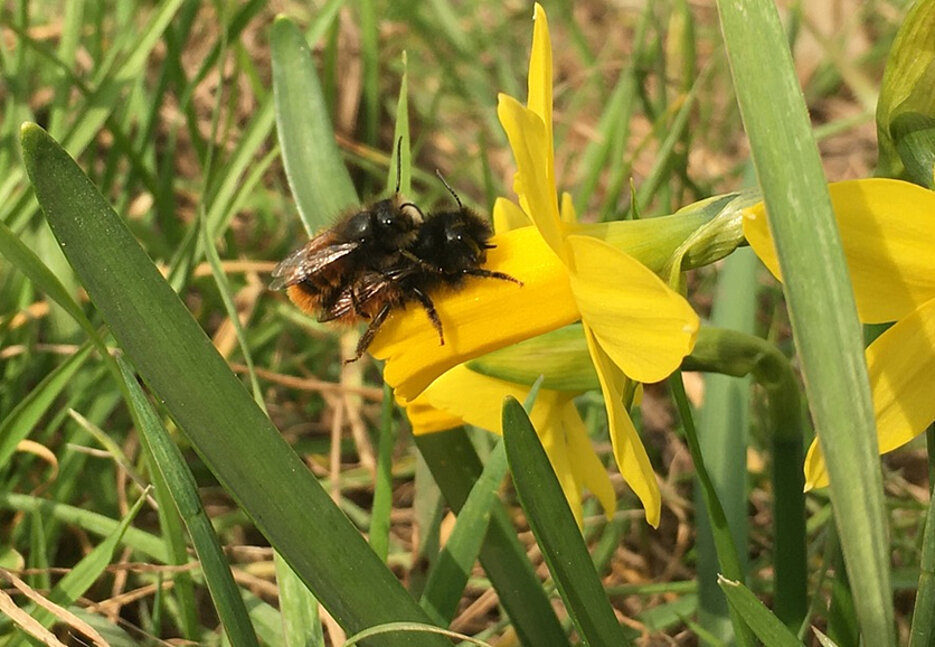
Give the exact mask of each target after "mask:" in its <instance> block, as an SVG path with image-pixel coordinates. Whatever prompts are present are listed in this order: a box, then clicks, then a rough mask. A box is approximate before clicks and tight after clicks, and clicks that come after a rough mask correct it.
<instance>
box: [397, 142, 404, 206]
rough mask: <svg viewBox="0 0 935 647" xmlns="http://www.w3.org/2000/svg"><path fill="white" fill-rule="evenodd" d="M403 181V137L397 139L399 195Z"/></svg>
mask: <svg viewBox="0 0 935 647" xmlns="http://www.w3.org/2000/svg"><path fill="white" fill-rule="evenodd" d="M402 181H403V138H402V136H400V138H399V139H397V140H396V195H399V185H400V184H402Z"/></svg>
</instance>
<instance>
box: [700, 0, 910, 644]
mask: <svg viewBox="0 0 935 647" xmlns="http://www.w3.org/2000/svg"><path fill="white" fill-rule="evenodd" d="M718 8H719V11H720V15H721V27H722V30H723V32H724V39H725V41H726V43H727V52H728V58H729V60H730V64H731V72H732V74H733V77H734V87H735V88H736V90H737V97H738V101H739V103H740V111H741V115H742V117H743V122H744V126H745V128H746V130H747V135H748V137H749V139H750V145H751V148H752V152H753V159H754V162H755V163H756V169H757V176H758V178H759V182H760V186H761V188H762V190H763V197H764V199H765V202H766V206H767V209H768V212H769V223H770V228H771V230H772V232H773V237H774V240H775V243H776V248H777V251H778V254H779V260H780V265H781V267H782V272H783V277H784V284H783V289H784V291H785V294H786V301H787V304H788V307H789V315H790V319H791V321H792V329H793V333H794V336H795V343H796V347H797V349H798V352H799V356H800V358H801V362H802V373H803V376H804V379H805V384H806V388H807V391H808V395H809V406H810V408H811V412H812V417H813V419H814V422H815V428H816V430H817V432H818V435H819V438H820V440H821V447H822V450H823V451H824V454H825V458H826V459H827V463H828V474H829V475H830V477H831V494H832V499H833V503H834V515H835V520H836V522H837V526H838V529H839V531H840V538H841V546H842V549H843V551H844V556H845V561H846V563H847V569H848V574H849V575H850V577H851V582H852V584H853V585H854V591H855V593H856V596H855V603H856V606H857V613H858V618H859V620H860V627H861V630H862V633H863V640H864V642H865V643H866V644H869V645H879V646H880V647H885V646H886V645H892V644H894V635H893V626H894V625H893V622H894V619H893V600H892V587H891V584H890V572H889V550H888V541H887V523H886V518H885V513H886V509H885V507H884V504H883V483H882V477H881V475H880V465H879V459H878V457H877V443H876V429H875V421H874V417H873V408H872V405H871V401H870V387H869V384H868V381H867V372H866V363H865V360H864V347H863V334H862V330H861V328H860V325H859V323H858V321H857V314H856V313H857V311H856V306H855V305H854V295H853V292H852V289H851V286H850V279H849V278H848V275H847V267H846V265H845V262H844V254H843V252H842V251H841V244H840V240H839V236H838V232H837V228H836V226H835V220H834V214H833V212H832V210H831V200H830V197H829V195H828V188H827V185H826V182H825V178H824V174H823V172H822V167H821V159H820V158H819V154H818V147H817V146H816V144H815V141H814V137H813V136H812V132H811V124H810V122H809V116H808V111H807V109H806V106H805V104H804V102H803V99H802V91H801V88H800V87H799V85H798V82H797V80H796V75H795V71H794V69H793V65H792V56H791V54H790V52H789V49H788V46H787V43H786V40H785V38H786V37H785V33H784V32H783V29H782V24H781V23H780V20H779V16H778V14H777V11H776V7H775V6H774V5H773V4H772V3H766V2H758V1H755V0H720V1H719V2H718Z"/></svg>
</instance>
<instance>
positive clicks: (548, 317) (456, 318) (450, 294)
mask: <svg viewBox="0 0 935 647" xmlns="http://www.w3.org/2000/svg"><path fill="white" fill-rule="evenodd" d="M491 244H493V245H496V247H495V248H493V249H491V250H490V251H489V252H488V255H487V264H486V265H485V267H486V268H487V269H490V270H495V271H499V272H505V273H506V274H509V275H510V276H513V277H515V278H517V279H519V280H521V281H522V282H523V285H521V286H520V285H517V284H515V283H512V282H510V281H503V280H498V279H492V278H482V277H469V278H467V279H466V280H465V283H464V285H463V286H462V287H461V288H460V289H457V290H447V291H446V290H439V291H438V292H437V293H434V292H433V293H432V294H431V297H432V301H433V302H434V303H435V309H436V311H437V312H438V316H439V318H440V319H441V322H442V329H443V332H444V336H445V343H444V345H442V344H441V343H440V341H439V338H438V332H437V331H436V330H435V328H434V327H433V326H432V324H431V322H430V321H429V318H428V316H427V315H426V313H425V310H424V309H423V308H422V306H421V305H418V304H410V305H409V306H407V307H406V308H405V309H403V310H400V311H398V312H395V313H393V315H392V316H391V317H390V318H389V319H388V320H387V321H386V323H384V324H383V326H382V327H381V328H380V332H379V333H378V334H377V336H376V337H375V338H374V340H373V343H372V344H371V345H370V353H371V354H372V355H373V356H374V357H376V358H378V359H385V360H386V366H385V368H384V372H383V377H384V379H385V380H386V382H387V383H388V384H389V385H390V386H392V387H393V388H394V389H396V391H397V393H399V395H400V396H401V397H403V398H406V399H407V400H411V399H413V398H415V396H416V395H418V394H419V393H420V392H421V391H422V390H423V389H425V387H427V386H428V385H429V384H431V382H432V381H433V380H434V379H435V378H436V377H438V376H439V375H441V374H442V373H444V372H445V371H447V370H448V369H449V368H451V367H453V366H455V365H457V364H461V363H462V362H465V361H467V360H469V359H472V358H474V357H477V356H479V355H483V354H484V353H488V352H490V351H492V350H495V349H497V348H500V347H502V346H508V345H510V344H514V343H516V342H518V341H521V340H523V339H528V338H529V337H535V336H536V335H540V334H542V333H544V332H548V331H549V330H554V329H555V328H560V327H562V326H565V325H568V324H570V323H572V322H574V321H577V320H578V319H579V318H580V316H581V315H580V313H579V312H578V306H577V304H576V303H575V300H574V297H573V296H572V293H571V287H570V286H569V284H568V275H567V272H566V271H565V266H564V265H562V263H561V262H559V260H558V259H557V258H556V257H555V255H554V254H553V253H551V252H550V251H549V248H548V247H547V246H546V245H545V243H544V242H543V241H542V237H541V236H539V234H538V232H537V231H536V229H535V227H523V228H522V229H514V230H513V231H510V232H507V233H505V234H502V235H499V236H494V237H493V238H492V239H491Z"/></svg>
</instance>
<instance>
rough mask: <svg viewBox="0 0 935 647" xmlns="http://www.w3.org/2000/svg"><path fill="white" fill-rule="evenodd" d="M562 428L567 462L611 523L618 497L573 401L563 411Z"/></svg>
mask: <svg viewBox="0 0 935 647" xmlns="http://www.w3.org/2000/svg"><path fill="white" fill-rule="evenodd" d="M562 427H563V429H564V430H565V444H566V451H567V452H568V462H569V464H570V465H571V472H572V473H573V474H574V476H575V480H576V481H578V482H579V483H581V484H582V485H584V487H586V488H587V489H588V490H590V491H591V494H593V495H594V496H595V498H597V500H598V502H599V503H600V504H601V507H602V508H604V514H605V515H606V516H607V519H608V520H610V519H611V518H612V517H613V516H614V511H615V510H616V509H617V495H616V493H615V492H614V486H613V484H612V483H611V482H610V476H609V475H608V474H607V469H606V468H605V467H604V465H603V464H602V463H601V461H600V459H599V458H598V457H597V453H596V452H595V451H594V446H593V445H592V444H591V439H590V438H588V431H587V429H586V428H585V426H584V421H583V420H581V414H579V413H578V408H577V407H575V403H574V402H572V401H571V399H569V400H568V401H567V402H566V403H565V406H564V407H563V408H562Z"/></svg>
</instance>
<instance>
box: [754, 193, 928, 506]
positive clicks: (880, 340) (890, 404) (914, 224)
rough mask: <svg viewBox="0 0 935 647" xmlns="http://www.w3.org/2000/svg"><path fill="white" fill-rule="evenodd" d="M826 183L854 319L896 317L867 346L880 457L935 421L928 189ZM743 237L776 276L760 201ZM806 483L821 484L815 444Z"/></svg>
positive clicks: (807, 463) (821, 466) (821, 468)
mask: <svg viewBox="0 0 935 647" xmlns="http://www.w3.org/2000/svg"><path fill="white" fill-rule="evenodd" d="M828 188H829V190H830V193H831V200H832V203H833V206H834V212H835V215H836V217H837V223H838V230H839V231H840V234H841V244H842V247H843V249H844V255H845V257H846V259H847V265H848V270H849V272H850V276H851V284H852V285H853V288H854V297H855V299H856V302H857V314H858V317H859V319H860V320H861V321H862V322H863V323H884V322H891V321H895V322H896V323H895V324H894V325H893V326H891V327H890V328H889V329H887V331H886V332H884V333H883V334H882V335H880V336H879V337H877V339H875V340H874V341H873V342H872V343H871V344H870V345H869V346H868V347H867V350H866V358H867V372H868V375H869V378H870V389H871V394H872V396H873V406H874V413H875V415H876V421H877V443H878V445H879V450H880V453H881V454H883V453H886V452H889V451H892V450H894V449H896V448H897V447H900V446H902V445H904V444H906V443H908V442H909V441H910V440H912V439H913V438H915V437H916V436H918V435H919V434H921V433H922V432H923V431H925V428H926V427H927V426H928V425H929V424H930V423H931V422H932V421H933V420H935V388H933V386H932V385H933V381H932V376H933V375H935V218H933V217H932V214H935V192H932V191H929V190H928V189H924V188H922V187H919V186H917V185H914V184H910V183H908V182H903V181H901V180H888V179H866V180H853V181H849V182H838V183H834V184H831V185H829V187H828ZM744 234H745V235H746V237H747V240H748V241H749V243H750V246H751V247H753V249H754V251H755V252H756V254H757V256H759V257H760V259H762V260H763V262H764V263H765V264H766V266H767V267H768V268H769V269H770V271H771V272H772V273H773V275H775V276H776V277H777V278H780V272H779V262H778V260H777V257H776V251H775V248H774V247H773V241H772V238H771V236H770V232H769V227H768V223H767V220H766V211H765V207H764V205H763V203H760V204H758V205H756V206H754V207H752V208H750V209H748V210H747V212H746V213H745V217H744ZM780 280H781V279H780ZM816 440H817V439H816ZM805 480H806V486H805V488H806V490H809V489H811V488H814V487H822V486H825V485H827V484H828V473H827V470H826V467H825V461H824V457H823V456H822V453H821V447H820V445H819V444H818V443H817V442H812V445H811V447H810V448H809V450H808V455H807V456H806V458H805Z"/></svg>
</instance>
